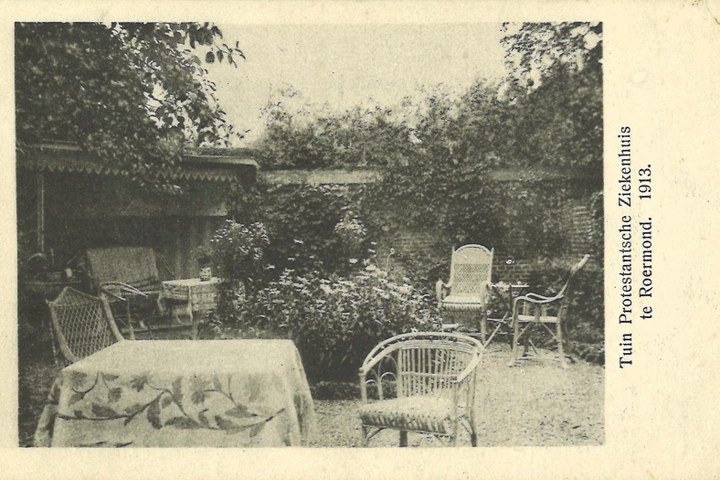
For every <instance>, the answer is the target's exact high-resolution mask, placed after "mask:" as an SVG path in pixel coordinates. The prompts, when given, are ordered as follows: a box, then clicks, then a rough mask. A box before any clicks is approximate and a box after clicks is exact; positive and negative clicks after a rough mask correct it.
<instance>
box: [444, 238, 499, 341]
mask: <svg viewBox="0 0 720 480" xmlns="http://www.w3.org/2000/svg"><path fill="white" fill-rule="evenodd" d="M493 252H494V250H488V249H487V248H485V247H483V246H482V245H465V246H462V247H460V248H458V249H457V250H455V251H454V252H453V254H452V259H451V262H450V281H449V282H448V283H445V282H443V281H442V280H438V281H437V283H436V284H435V292H436V294H437V299H438V305H439V307H440V308H441V309H443V310H447V311H451V312H458V313H460V314H461V315H462V316H468V315H469V316H471V317H472V318H473V319H475V321H471V322H469V324H466V325H464V326H466V327H471V328H477V327H480V328H479V329H480V334H481V335H482V339H483V341H485V338H487V299H488V294H489V287H490V281H491V277H492V262H493ZM478 324H479V325H478ZM458 326H460V324H457V323H452V324H445V325H443V329H444V330H454V329H456V328H457V327H458Z"/></svg>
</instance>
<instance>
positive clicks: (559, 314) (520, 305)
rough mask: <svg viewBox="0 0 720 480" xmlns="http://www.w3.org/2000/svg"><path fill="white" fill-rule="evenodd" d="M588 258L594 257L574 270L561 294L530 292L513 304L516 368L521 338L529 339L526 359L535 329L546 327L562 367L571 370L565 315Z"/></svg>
mask: <svg viewBox="0 0 720 480" xmlns="http://www.w3.org/2000/svg"><path fill="white" fill-rule="evenodd" d="M588 258H590V256H589V255H585V256H584V257H583V258H582V259H581V260H580V261H579V262H578V263H577V264H575V265H574V266H573V267H572V268H571V269H570V275H569V276H568V279H567V281H566V282H565V285H564V286H563V287H562V289H561V290H560V292H559V293H558V294H557V295H555V296H553V297H546V296H543V295H538V294H537V293H528V294H526V295H523V296H521V297H517V298H516V299H515V302H514V303H513V319H512V326H513V327H512V328H513V337H512V358H511V360H510V364H509V365H510V366H512V365H514V364H515V363H516V362H517V360H518V354H517V350H518V343H519V341H520V339H521V338H524V340H525V341H524V343H523V357H525V356H527V353H528V346H529V345H531V343H530V332H531V331H532V329H533V327H535V326H539V325H542V326H543V327H544V328H545V330H547V331H548V332H549V333H550V335H551V336H552V337H553V339H554V340H555V341H557V347H558V355H559V360H560V365H561V366H562V367H563V368H568V365H567V362H566V359H565V351H564V348H563V344H564V342H565V341H566V337H565V336H564V335H563V333H564V332H563V330H564V329H565V328H566V326H565V316H566V315H567V310H568V307H569V306H570V304H571V303H572V298H573V295H572V294H573V288H572V287H573V283H572V280H573V277H574V276H575V274H576V273H577V272H578V271H579V270H580V269H581V268H582V267H584V266H585V264H586V263H587V261H588ZM548 325H554V326H555V331H553V330H552V329H551V328H550V327H548Z"/></svg>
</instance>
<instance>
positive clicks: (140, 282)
mask: <svg viewBox="0 0 720 480" xmlns="http://www.w3.org/2000/svg"><path fill="white" fill-rule="evenodd" d="M156 257H157V254H156V253H155V252H154V251H153V250H152V249H151V248H148V247H108V248H93V249H90V250H88V251H87V252H86V259H87V269H88V275H89V276H90V278H91V280H92V282H93V284H94V285H95V287H96V288H97V290H98V291H99V292H103V293H105V294H106V295H108V297H109V300H111V301H112V300H121V301H122V302H124V303H123V305H124V306H125V310H126V312H124V315H125V316H126V318H125V321H126V323H127V328H128V331H129V335H130V338H131V339H133V340H134V339H135V331H134V328H133V324H132V319H131V311H132V307H133V306H135V307H138V306H144V307H145V308H146V309H149V310H152V311H154V312H158V311H162V307H161V306H160V305H158V301H159V297H160V292H161V291H162V282H161V280H160V273H159V271H158V268H157V260H156ZM116 315H118V316H121V313H120V312H117V311H116ZM140 326H141V327H144V326H145V325H144V323H143V322H142V319H141V320H140Z"/></svg>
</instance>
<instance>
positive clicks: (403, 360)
mask: <svg viewBox="0 0 720 480" xmlns="http://www.w3.org/2000/svg"><path fill="white" fill-rule="evenodd" d="M482 353H483V345H482V343H480V341H478V340H476V339H474V338H471V337H468V336H466V335H461V334H458V333H447V332H434V333H407V334H403V335H397V336H395V337H392V338H390V339H388V340H385V341H384V342H382V343H380V344H378V345H377V346H376V347H375V348H374V349H373V350H372V351H371V352H370V353H369V354H368V356H367V357H366V358H365V361H364V362H363V365H362V367H361V368H360V389H361V394H362V405H361V407H360V412H359V413H360V420H361V422H362V444H363V446H367V445H368V442H369V441H370V439H371V438H372V437H373V436H375V435H376V434H377V433H379V432H380V431H382V430H385V429H394V430H399V431H400V446H401V447H405V446H407V434H408V432H409V431H413V432H422V433H425V434H431V435H434V436H435V437H437V438H439V439H440V440H447V443H448V444H449V445H453V446H454V445H456V444H457V438H458V426H459V425H460V424H462V425H463V426H464V427H465V428H466V429H467V430H468V432H469V433H470V438H471V443H472V446H473V447H475V446H477V432H476V426H475V383H476V379H475V374H476V368H477V366H478V364H479V362H480V359H481V357H482ZM369 387H372V390H373V391H374V392H376V397H377V399H376V400H375V401H369V400H368V390H369ZM392 387H394V394H393V392H392V390H393V388H392ZM389 397H394V398H389Z"/></svg>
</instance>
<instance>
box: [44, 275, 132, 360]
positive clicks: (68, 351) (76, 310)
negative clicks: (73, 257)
mask: <svg viewBox="0 0 720 480" xmlns="http://www.w3.org/2000/svg"><path fill="white" fill-rule="evenodd" d="M47 303H48V307H49V308H50V318H51V320H52V331H51V333H52V335H53V338H54V340H55V341H54V342H53V349H55V343H56V342H57V345H58V346H59V347H60V353H61V354H62V356H63V357H64V359H65V364H66V365H69V364H71V363H74V362H77V361H78V360H80V359H81V358H85V357H87V356H89V355H92V354H93V353H95V352H97V351H99V350H102V349H103V348H105V347H108V346H110V345H112V344H113V343H115V342H119V341H123V340H124V339H123V337H122V335H121V334H120V331H119V330H118V328H117V325H115V321H114V320H113V317H112V313H111V312H110V307H109V305H108V303H107V300H106V299H105V297H104V296H103V295H101V296H100V297H99V298H98V297H93V296H91V295H87V294H85V293H82V292H79V291H77V290H75V289H74V288H72V287H65V288H64V289H63V291H62V292H60V295H58V297H57V298H56V299H55V300H53V301H51V302H47ZM54 353H55V357H56V359H57V351H55V352H54Z"/></svg>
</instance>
